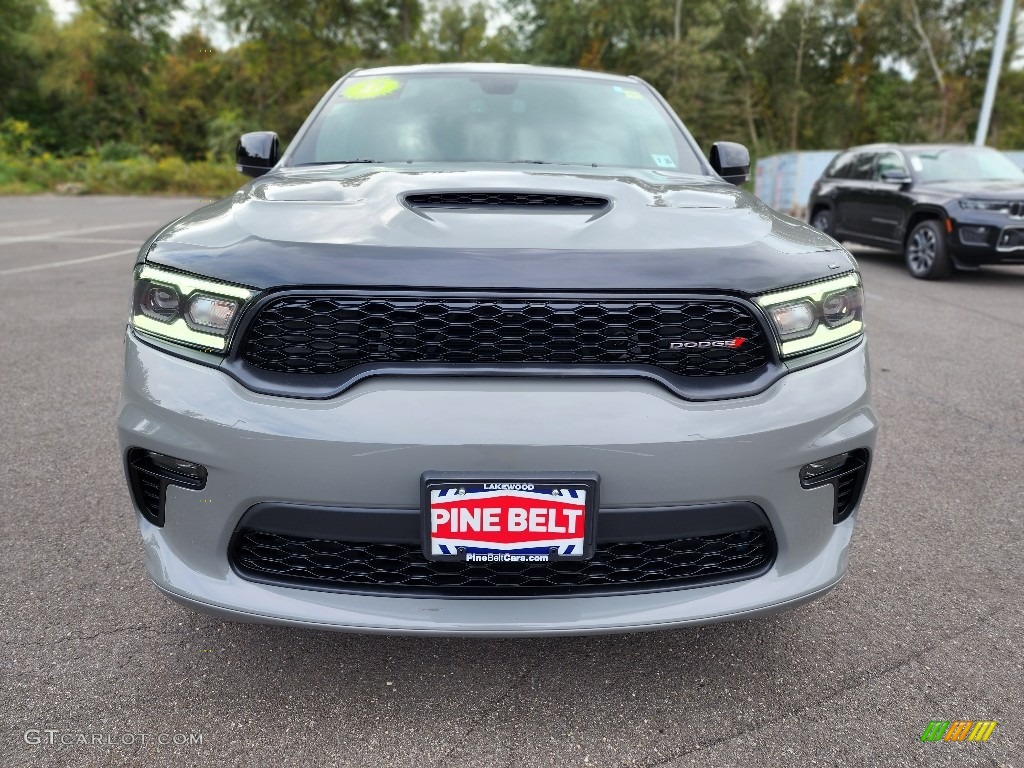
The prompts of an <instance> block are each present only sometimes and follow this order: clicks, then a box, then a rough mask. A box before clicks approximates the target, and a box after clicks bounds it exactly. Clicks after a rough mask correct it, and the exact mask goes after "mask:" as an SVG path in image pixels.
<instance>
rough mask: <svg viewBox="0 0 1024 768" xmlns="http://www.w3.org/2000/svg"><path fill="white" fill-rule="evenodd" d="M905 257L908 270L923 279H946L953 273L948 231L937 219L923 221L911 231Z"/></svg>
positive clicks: (904, 253)
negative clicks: (947, 236) (948, 246)
mask: <svg viewBox="0 0 1024 768" xmlns="http://www.w3.org/2000/svg"><path fill="white" fill-rule="evenodd" d="M903 257H904V261H905V262H906V265H907V271H909V272H910V274H911V275H913V276H914V277H916V278H919V279H921V280H945V279H946V278H947V277H949V276H950V275H951V274H952V273H953V260H952V259H951V258H950V257H949V249H948V248H947V246H946V233H945V232H944V231H943V229H942V223H941V222H939V221H937V220H936V219H929V220H927V221H922V222H921V223H920V224H918V225H917V226H916V227H914V228H913V229H912V230H911V231H910V236H909V237H907V244H906V246H905V247H904V250H903Z"/></svg>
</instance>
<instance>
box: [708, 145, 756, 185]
mask: <svg viewBox="0 0 1024 768" xmlns="http://www.w3.org/2000/svg"><path fill="white" fill-rule="evenodd" d="M708 159H709V160H710V161H711V167H712V168H713V169H714V171H715V173H717V174H718V175H719V176H721V177H722V178H723V179H725V180H726V181H728V182H729V183H730V184H735V185H736V186H739V185H740V184H743V183H744V182H746V181H747V179H749V178H750V152H748V151H747V148H746V147H744V146H743V145H742V144H737V143H736V142H733V141H716V142H715V143H714V144H712V145H711V154H710V156H709V157H708Z"/></svg>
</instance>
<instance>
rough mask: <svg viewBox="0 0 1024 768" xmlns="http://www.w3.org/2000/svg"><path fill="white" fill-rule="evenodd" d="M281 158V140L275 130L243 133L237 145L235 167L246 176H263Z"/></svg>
mask: <svg viewBox="0 0 1024 768" xmlns="http://www.w3.org/2000/svg"><path fill="white" fill-rule="evenodd" d="M280 159H281V142H280V141H279V140H278V138H277V134H276V133H274V132H273V131H256V132H255V133H243V134H242V137H241V138H240V139H239V140H238V146H237V147H235V169H236V170H237V171H238V172H239V173H244V174H245V175H246V176H251V177H252V178H254V179H255V178H257V177H258V176H262V175H263V174H265V173H266V172H267V171H269V170H270V169H271V168H273V167H274V166H275V165H277V161H278V160H280Z"/></svg>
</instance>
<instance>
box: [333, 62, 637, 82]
mask: <svg viewBox="0 0 1024 768" xmlns="http://www.w3.org/2000/svg"><path fill="white" fill-rule="evenodd" d="M350 74H359V75H426V74H481V75H497V74H515V75H549V76H555V77H566V76H568V77H580V78H586V79H589V80H609V81H614V82H629V83H635V82H636V78H633V77H628V76H626V75H616V74H612V73H609V72H593V71H590V70H586V69H570V68H569V67H538V66H534V65H532V64H487V63H478V64H473V63H468V64H410V65H405V66H395V67H373V68H371V69H359V70H355V71H353V72H351V73H350Z"/></svg>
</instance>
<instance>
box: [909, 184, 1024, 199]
mask: <svg viewBox="0 0 1024 768" xmlns="http://www.w3.org/2000/svg"><path fill="white" fill-rule="evenodd" d="M915 189H916V190H918V191H920V192H926V193H928V194H932V195H935V196H937V197H943V198H957V197H976V198H978V199H981V200H1024V181H933V182H929V183H924V184H918V185H916V186H915Z"/></svg>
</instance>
